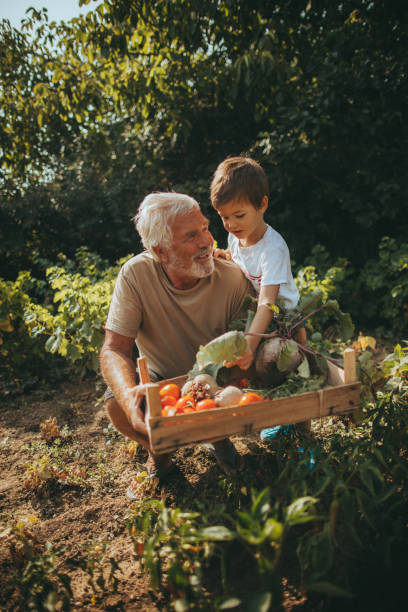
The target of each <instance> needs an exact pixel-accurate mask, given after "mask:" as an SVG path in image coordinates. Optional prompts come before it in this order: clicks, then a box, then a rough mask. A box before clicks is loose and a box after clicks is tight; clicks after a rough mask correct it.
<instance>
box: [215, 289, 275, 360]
mask: <svg viewBox="0 0 408 612" xmlns="http://www.w3.org/2000/svg"><path fill="white" fill-rule="evenodd" d="M278 293H279V285H266V286H263V287H261V291H260V293H259V298H258V307H257V309H256V313H255V316H254V318H253V321H252V323H251V327H250V328H249V332H250V333H251V334H264V333H265V331H266V329H267V328H268V325H269V323H270V322H271V320H272V317H273V312H272V310H271V309H270V308H269V304H275V303H276V300H277V297H278ZM246 338H247V342H248V350H247V352H246V353H245V355H243V356H242V357H241V359H238V360H237V361H233V362H232V361H229V362H225V363H224V365H225V366H226V367H227V368H230V367H232V366H233V365H237V366H239V367H240V368H241V370H247V369H248V368H249V367H250V365H251V364H252V362H253V360H254V355H255V351H256V349H257V348H258V344H259V343H260V341H261V339H262V338H261V336H247V337H246Z"/></svg>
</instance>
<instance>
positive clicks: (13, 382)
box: [0, 271, 61, 395]
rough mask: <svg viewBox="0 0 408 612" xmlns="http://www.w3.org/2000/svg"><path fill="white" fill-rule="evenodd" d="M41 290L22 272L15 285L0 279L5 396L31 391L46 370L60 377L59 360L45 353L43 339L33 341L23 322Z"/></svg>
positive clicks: (0, 368)
mask: <svg viewBox="0 0 408 612" xmlns="http://www.w3.org/2000/svg"><path fill="white" fill-rule="evenodd" d="M38 286H39V283H38V281H36V280H35V279H33V278H32V277H31V274H30V272H27V271H26V272H20V273H19V275H18V277H17V280H16V281H14V282H13V281H6V280H4V279H1V278H0V356H1V358H0V385H1V392H2V394H4V395H8V394H13V393H22V392H24V391H28V390H30V389H31V388H32V387H33V386H35V385H36V384H37V382H38V380H39V378H40V376H42V375H43V374H44V372H45V371H46V370H47V369H48V371H49V372H50V373H51V374H52V375H53V376H54V377H57V376H58V372H57V370H56V365H57V363H56V362H57V360H56V359H51V356H49V355H47V353H46V352H45V351H44V342H43V341H42V339H39V338H32V337H31V335H30V332H29V329H28V328H27V325H26V323H25V320H24V313H25V311H26V309H27V308H28V307H29V305H30V303H31V296H30V294H31V293H33V292H34V291H36V290H37V289H38ZM52 365H54V368H52ZM58 365H59V367H60V368H61V363H60V364H58Z"/></svg>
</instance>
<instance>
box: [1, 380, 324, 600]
mask: <svg viewBox="0 0 408 612" xmlns="http://www.w3.org/2000/svg"><path fill="white" fill-rule="evenodd" d="M102 395H103V386H102V384H101V382H100V381H95V380H94V381H87V382H82V383H66V384H63V385H61V386H60V387H57V388H54V389H42V390H41V389H39V390H36V391H34V392H32V393H31V394H30V395H24V396H21V397H17V398H14V399H8V400H6V401H3V402H2V403H3V406H2V407H1V409H0V466H1V474H2V478H1V485H0V519H1V521H2V522H1V523H0V530H3V533H2V537H1V538H0V549H1V550H0V580H1V582H2V584H3V585H5V584H6V583H7V581H8V580H9V578H10V577H11V576H12V575H13V574H14V573H15V572H16V571H18V572H21V569H22V567H23V560H22V558H20V553H19V552H18V550H16V546H15V541H14V540H13V537H12V534H10V533H9V534H8V535H5V534H7V532H5V531H4V528H5V527H6V526H7V525H8V526H9V525H10V524H15V523H16V521H18V520H19V519H22V520H23V521H25V522H26V524H28V529H29V532H30V533H31V534H32V536H33V542H34V543H35V546H39V547H40V548H41V547H43V546H44V544H45V542H47V541H48V542H50V543H51V544H52V546H53V547H60V546H61V547H63V549H62V552H61V553H60V556H59V562H58V563H59V569H60V570H61V571H64V572H65V573H67V574H68V575H69V577H70V581H71V587H72V589H73V609H81V610H126V611H129V612H130V611H133V610H134V611H136V610H137V611H138V612H155V611H157V610H170V609H172V608H171V605H170V600H169V599H167V598H166V596H164V595H160V594H155V593H154V592H153V591H152V589H151V587H150V579H149V575H148V574H147V573H145V572H143V569H142V568H141V566H140V563H139V560H138V557H137V556H136V554H135V552H134V550H133V546H132V542H131V539H130V537H129V534H128V533H127V530H126V528H125V522H126V520H125V519H126V513H127V511H128V510H129V506H130V504H131V502H130V501H129V500H128V499H127V497H126V496H125V491H126V488H127V485H128V483H129V482H130V480H131V478H132V475H133V474H134V472H135V461H141V462H143V461H144V459H145V457H146V454H145V451H144V450H143V449H142V448H140V447H139V448H138V449H137V450H136V452H135V454H134V455H133V456H130V454H129V448H128V444H129V442H128V441H127V440H125V438H123V437H122V436H120V435H119V434H117V432H115V431H114V430H113V428H112V427H111V426H110V425H109V421H108V418H107V416H106V414H105V411H104V408H103V403H102ZM50 417H56V423H57V424H58V426H59V428H60V430H61V431H65V434H66V436H67V437H66V439H65V440H64V441H63V442H62V444H61V449H62V450H61V456H60V461H62V462H63V463H64V465H66V467H67V469H69V470H70V474H71V475H72V473H77V474H78V473H82V474H85V471H86V474H87V475H86V479H87V482H88V485H87V486H86V487H83V486H80V484H77V483H75V482H72V479H71V481H70V479H69V478H68V479H66V480H64V478H63V477H61V478H58V480H56V479H55V478H54V479H50V480H49V481H47V482H46V484H45V485H44V486H43V488H42V489H41V490H37V489H36V488H35V487H34V489H33V486H34V485H33V484H32V481H31V485H30V479H29V477H28V476H27V468H28V467H29V466H30V465H31V466H32V465H33V461H34V460H35V457H37V458H38V456H41V452H40V453H39V450H38V446H39V445H40V444H44V443H45V442H44V439H43V435H42V434H41V431H40V424H41V423H43V422H44V421H45V420H46V419H49V418H50ZM233 440H234V442H235V443H236V447H237V449H238V450H239V452H240V453H241V454H242V455H244V456H245V460H246V462H247V464H248V465H250V466H251V467H252V468H253V469H254V470H256V469H258V470H259V472H257V473H259V474H262V473H263V472H265V471H266V470H267V469H268V460H269V450H268V449H267V448H266V446H265V445H264V444H263V443H262V442H260V440H259V438H258V436H252V437H250V438H244V437H234V438H233ZM42 448H43V447H42ZM64 449H65V450H64ZM174 461H175V463H176V468H177V469H176V471H175V473H174V475H172V478H171V481H169V483H168V484H167V485H166V486H163V488H162V491H161V495H162V496H163V497H166V499H167V500H168V502H169V503H170V504H174V505H177V504H178V503H179V500H182V503H183V506H182V507H183V508H188V507H189V506H188V501H189V500H193V499H195V498H197V497H198V496H200V495H202V496H203V495H205V492H206V490H207V491H208V490H210V489H211V488H212V487H217V486H218V485H219V480H220V477H221V475H222V473H221V472H220V469H219V468H218V466H217V464H216V463H215V461H214V459H213V458H212V457H210V456H208V454H206V452H205V450H204V449H202V448H201V447H187V448H185V449H180V450H178V451H177V453H176V454H175V457H174ZM62 469H64V468H62ZM81 469H82V472H81ZM75 470H76V472H75ZM254 473H255V472H254ZM60 475H61V471H60ZM62 476H63V474H62ZM89 483H91V484H89ZM260 484H262V483H260ZM40 485H41V483H40ZM27 521H28V523H27ZM13 541H14V545H13ZM96 541H98V542H106V543H108V551H109V556H110V557H111V558H114V559H115V561H116V563H117V564H118V566H119V569H120V572H119V573H117V576H118V578H119V581H118V584H117V587H116V589H115V591H114V592H112V593H104V594H103V596H101V597H98V595H95V593H94V592H93V590H92V589H91V587H90V586H89V584H88V576H87V574H86V572H85V571H84V570H83V568H82V569H81V567H80V565H81V563H80V562H81V559H82V560H83V559H84V552H85V547H86V546H87V545H93V544H95V542H96ZM42 550H43V548H42ZM283 585H284V603H283V607H282V610H296V611H297V612H300V611H302V612H304V611H306V610H311V609H312V608H310V602H309V604H308V601H307V599H306V597H305V594H304V593H302V591H301V590H299V589H297V588H296V587H295V586H294V585H293V584H291V582H290V580H289V579H288V578H287V577H286V578H284V581H283ZM1 592H2V594H1V595H0V608H1V609H2V610H5V611H6V610H13V609H16V602H15V599H13V598H12V597H11V596H10V594H9V595H7V589H2V590H1ZM10 597H11V599H10ZM6 598H8V599H6ZM314 609H316V608H314Z"/></svg>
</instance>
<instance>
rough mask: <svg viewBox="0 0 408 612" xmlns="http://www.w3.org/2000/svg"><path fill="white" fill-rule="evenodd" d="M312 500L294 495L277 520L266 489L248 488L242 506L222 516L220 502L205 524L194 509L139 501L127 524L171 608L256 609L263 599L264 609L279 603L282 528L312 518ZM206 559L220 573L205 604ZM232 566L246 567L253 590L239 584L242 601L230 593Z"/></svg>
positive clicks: (148, 568) (136, 548)
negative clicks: (246, 500)
mask: <svg viewBox="0 0 408 612" xmlns="http://www.w3.org/2000/svg"><path fill="white" fill-rule="evenodd" d="M316 502H317V500H316V499H313V498H312V497H304V498H299V499H296V500H294V501H293V502H292V503H291V504H290V505H289V506H288V507H287V508H285V509H284V512H282V513H281V514H282V515H283V516H282V518H281V520H279V518H278V510H277V508H273V507H272V505H271V501H270V493H269V491H268V490H267V489H265V490H263V491H261V492H257V491H255V490H253V491H252V503H251V505H250V506H249V507H248V508H247V509H246V510H240V511H238V512H237V513H236V516H228V515H225V514H224V511H223V509H222V508H221V507H220V508H218V509H217V510H216V512H217V513H218V519H219V520H222V523H218V524H216V525H209V524H208V518H207V517H206V516H205V515H203V514H200V513H198V512H183V511H181V510H180V509H179V508H172V509H169V508H166V506H165V504H164V503H163V502H159V501H157V500H150V501H142V502H137V503H136V504H135V508H134V509H132V510H130V511H129V514H128V522H127V526H128V530H129V533H130V534H131V536H132V539H133V542H134V545H135V550H136V552H138V550H139V548H138V544H139V541H140V540H138V538H140V537H142V538H143V539H144V546H143V552H142V560H143V563H144V565H145V568H146V569H147V570H148V571H149V573H150V577H151V582H152V586H153V588H154V589H159V588H163V587H164V588H166V589H167V590H169V591H170V593H171V595H172V596H173V598H174V600H175V602H174V607H175V609H176V610H186V609H189V607H190V606H194V609H199V610H222V609H227V608H228V609H229V608H236V607H237V606H239V605H240V604H241V603H243V604H244V605H245V606H247V607H248V608H249V609H251V610H258V609H259V610H261V609H263V608H262V606H261V605H260V603H257V602H260V601H262V602H263V605H265V602H268V605H267V608H269V605H270V604H271V603H272V602H273V603H274V605H276V604H279V603H280V602H281V597H282V594H281V584H280V578H279V573H278V563H279V559H280V554H281V550H282V546H283V542H284V538H285V536H286V532H287V531H288V530H289V529H290V528H292V527H294V526H296V525H299V524H305V523H307V522H310V521H312V520H315V519H316V516H315V514H314V505H315V504H316ZM225 522H227V524H228V523H229V524H230V525H231V527H229V526H226V525H225V524H224V523H225ZM138 554H140V551H139V552H138ZM210 560H211V562H212V563H211V566H212V567H211V571H215V572H216V573H217V574H220V575H221V583H222V588H223V593H222V594H220V593H218V592H217V591H218V589H216V593H214V600H213V603H212V604H211V605H209V604H207V605H206V604H205V602H206V601H208V592H207V589H208V588H210V586H211V587H212V585H210V584H208V583H207V581H206V580H204V578H205V572H206V570H207V571H208V570H209V569H210V567H209V561H210ZM214 563H216V567H214ZM238 567H241V568H242V567H245V568H246V574H247V575H250V576H251V582H255V583H256V584H257V588H258V589H259V590H257V591H256V592H251V593H246V595H245V589H244V588H242V587H243V585H241V588H242V593H241V595H240V596H242V597H243V600H241V599H240V598H239V597H236V596H235V593H231V588H232V584H233V578H234V574H235V572H236V571H237V568H238ZM254 577H255V580H254ZM212 588H213V587H212ZM227 602H228V603H227Z"/></svg>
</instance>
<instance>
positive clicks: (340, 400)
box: [148, 382, 360, 452]
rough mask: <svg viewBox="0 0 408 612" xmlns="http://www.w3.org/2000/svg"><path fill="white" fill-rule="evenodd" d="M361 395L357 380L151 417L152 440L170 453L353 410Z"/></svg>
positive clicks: (156, 447) (156, 449)
mask: <svg viewBox="0 0 408 612" xmlns="http://www.w3.org/2000/svg"><path fill="white" fill-rule="evenodd" d="M359 398H360V383H358V382H357V383H352V384H349V385H341V386H337V387H326V388H325V389H322V390H320V391H315V392H310V393H302V394H299V395H296V396H292V397H287V398H281V399H276V400H266V401H263V402H257V403H256V404H249V405H246V406H232V407H228V408H218V409H213V410H209V411H208V412H207V411H205V412H201V413H200V412H198V413H191V414H186V415H180V416H174V417H166V418H164V419H163V418H152V419H149V421H148V425H149V433H150V442H151V444H152V447H153V449H154V450H155V451H156V452H171V451H173V450H176V449H177V448H179V447H181V446H186V445H189V444H193V443H199V442H204V441H208V440H215V439H222V438H225V437H227V436H230V435H234V434H246V435H248V434H250V433H253V432H255V431H259V430H260V429H263V428H264V427H273V426H274V425H289V424H293V423H299V422H302V421H305V420H307V419H314V418H318V417H320V416H328V415H336V414H343V413H346V412H350V411H353V410H355V409H356V408H357V407H358V404H359Z"/></svg>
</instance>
